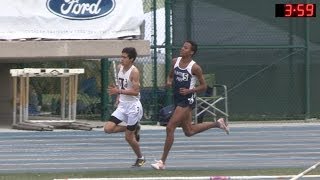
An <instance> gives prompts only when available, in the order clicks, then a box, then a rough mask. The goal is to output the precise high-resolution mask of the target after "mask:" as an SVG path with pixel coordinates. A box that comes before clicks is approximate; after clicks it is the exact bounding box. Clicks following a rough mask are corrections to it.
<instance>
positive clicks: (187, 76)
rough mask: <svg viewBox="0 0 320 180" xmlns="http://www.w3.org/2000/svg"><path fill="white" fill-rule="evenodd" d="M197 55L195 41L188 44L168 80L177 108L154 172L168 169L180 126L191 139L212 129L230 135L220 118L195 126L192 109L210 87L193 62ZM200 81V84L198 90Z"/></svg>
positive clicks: (175, 62) (182, 49) (184, 45)
mask: <svg viewBox="0 0 320 180" xmlns="http://www.w3.org/2000/svg"><path fill="white" fill-rule="evenodd" d="M196 52H197V44H196V43H195V42H193V41H185V43H184V44H183V46H182V48H181V50H180V57H178V58H174V59H173V61H172V66H171V70H170V72H169V76H168V78H167V86H169V87H170V86H172V87H173V91H174V105H175V106H176V108H175V111H174V113H173V115H172V117H171V119H170V121H169V122H168V124H167V128H166V131H167V137H166V141H165V144H164V148H163V154H162V157H161V159H160V160H159V161H156V163H154V164H151V166H152V167H153V168H154V169H165V162H166V160H167V157H168V154H169V151H170V149H171V147H172V144H173V141H174V131H175V129H176V128H177V126H179V125H180V126H181V127H182V129H183V132H184V134H185V135H186V136H188V137H190V136H193V135H195V134H197V133H200V132H202V131H205V130H208V129H210V128H220V129H222V130H224V131H225V132H226V133H227V134H229V128H228V126H227V125H226V123H225V121H224V119H223V118H220V119H218V120H217V121H216V122H215V121H213V122H204V123H201V124H192V109H193V108H194V107H195V101H196V99H195V93H197V92H203V91H205V90H206V87H207V85H206V82H205V80H204V77H203V74H202V69H201V67H200V66H199V65H198V64H197V63H196V62H195V61H193V60H192V56H193V55H195V54H196ZM197 79H198V81H199V85H198V86H197V87H195V84H196V80H197ZM172 83H173V84H172Z"/></svg>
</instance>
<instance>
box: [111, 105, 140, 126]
mask: <svg viewBox="0 0 320 180" xmlns="http://www.w3.org/2000/svg"><path fill="white" fill-rule="evenodd" d="M142 115H143V109H142V105H141V102H140V101H123V102H120V103H119V104H118V107H117V109H116V110H115V111H114V112H113V113H112V114H111V116H114V117H116V118H117V119H119V120H121V121H123V122H125V123H126V124H127V126H132V125H135V124H136V123H137V122H139V121H140V120H141V118H142Z"/></svg>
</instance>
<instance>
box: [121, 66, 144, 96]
mask: <svg viewBox="0 0 320 180" xmlns="http://www.w3.org/2000/svg"><path fill="white" fill-rule="evenodd" d="M134 68H136V67H135V66H134V65H132V66H131V67H130V69H129V70H128V71H126V72H124V71H123V66H122V65H121V66H120V71H119V73H118V88H119V89H122V90H126V89H132V82H131V80H130V74H131V71H132V69H134ZM139 100H140V93H139V94H138V96H132V95H125V94H120V97H119V101H120V102H124V101H139Z"/></svg>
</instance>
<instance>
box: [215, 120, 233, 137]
mask: <svg viewBox="0 0 320 180" xmlns="http://www.w3.org/2000/svg"><path fill="white" fill-rule="evenodd" d="M217 122H218V123H219V128H220V129H222V130H224V131H225V132H226V133H227V134H229V132H230V129H229V127H228V125H226V122H225V120H224V119H223V118H220V119H218V121H217Z"/></svg>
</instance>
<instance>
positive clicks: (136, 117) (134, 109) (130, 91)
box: [104, 47, 145, 167]
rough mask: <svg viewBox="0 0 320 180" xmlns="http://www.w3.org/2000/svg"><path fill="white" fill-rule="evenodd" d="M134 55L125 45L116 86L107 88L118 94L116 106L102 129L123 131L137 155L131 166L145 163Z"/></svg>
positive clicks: (138, 76)
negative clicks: (141, 144)
mask: <svg viewBox="0 0 320 180" xmlns="http://www.w3.org/2000/svg"><path fill="white" fill-rule="evenodd" d="M136 57H137V52H136V49H135V48H133V47H126V48H124V49H123V50H122V55H121V64H120V65H119V73H118V87H115V86H114V85H113V86H109V88H108V92H109V95H113V94H118V96H117V104H118V106H117V109H116V110H115V111H114V112H113V113H112V114H111V117H110V120H109V121H108V122H107V123H106V124H105V126H104V131H105V132H106V133H117V132H124V131H125V139H126V141H127V142H128V144H129V145H130V146H131V148H132V150H133V151H134V153H135V154H136V155H137V160H136V162H135V164H133V165H132V167H141V166H143V165H144V163H145V158H144V157H143V156H142V153H141V150H140V145H139V140H140V134H139V131H140V125H139V122H140V119H141V118H142V115H143V109H142V105H141V102H140V73H139V70H138V69H137V68H136V67H135V66H134V65H133V62H134V61H135V59H136ZM121 122H125V123H126V126H121V125H119V123H121Z"/></svg>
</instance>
